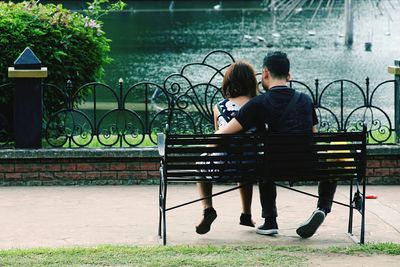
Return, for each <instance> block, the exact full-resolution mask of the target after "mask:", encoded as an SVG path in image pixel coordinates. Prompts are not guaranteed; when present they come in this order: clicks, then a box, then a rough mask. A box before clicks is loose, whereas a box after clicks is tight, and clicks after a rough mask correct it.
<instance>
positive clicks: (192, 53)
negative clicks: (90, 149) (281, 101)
mask: <svg viewBox="0 0 400 267" xmlns="http://www.w3.org/2000/svg"><path fill="white" fill-rule="evenodd" d="M184 2H186V4H187V5H188V6H190V3H188V2H195V1H184ZM196 2H198V1H196ZM205 2H207V1H205ZM208 2H212V1H208ZM215 2H216V1H214V3H215ZM237 2H242V1H237ZM249 2H253V3H254V2H257V1H249ZM336 2H338V1H336ZM368 2H369V1H357V9H356V13H355V24H354V28H355V30H354V34H355V36H354V44H353V47H352V48H348V47H345V46H344V45H343V43H344V40H343V32H344V19H343V9H342V7H343V3H336V4H335V8H333V9H330V11H329V13H328V10H321V11H320V12H318V14H315V9H303V10H301V12H300V11H299V12H297V14H295V15H292V16H290V18H285V19H284V20H282V19H280V18H279V14H281V13H278V15H277V16H278V17H275V16H274V15H273V13H271V12H270V11H266V10H263V9H260V8H259V9H258V10H253V9H250V8H249V9H238V10H231V11H223V10H224V9H221V10H219V11H218V12H216V11H214V10H212V9H210V10H206V11H204V10H203V11H185V12H161V11H158V12H151V11H147V12H134V11H132V12H122V13H113V14H111V15H109V16H107V17H105V18H104V22H105V25H104V27H105V31H106V32H107V35H108V37H109V38H111V39H112V40H113V42H112V44H111V49H112V51H111V53H112V57H113V58H114V59H115V61H114V63H113V64H112V65H110V66H108V67H107V68H106V73H107V75H106V78H105V81H106V83H108V84H111V85H112V84H116V83H117V81H118V78H120V77H122V78H124V80H125V81H126V82H127V83H128V84H134V83H136V82H139V81H143V80H148V81H154V82H156V83H160V82H162V81H163V79H165V77H167V75H168V74H170V73H173V72H177V71H179V69H180V68H181V67H182V66H183V65H184V64H186V63H190V62H196V61H199V60H201V59H202V58H203V57H204V55H206V54H207V53H208V52H210V51H212V50H214V49H223V50H226V51H228V52H230V53H231V54H232V55H233V56H234V57H235V58H236V59H245V60H247V61H249V62H250V63H252V64H254V65H255V66H256V67H258V69H259V67H260V65H261V61H262V57H263V56H264V54H265V53H266V52H267V51H268V50H271V49H280V50H284V51H286V52H287V53H288V55H289V57H290V58H291V61H292V75H293V77H294V78H295V79H296V80H301V81H304V82H306V83H308V84H310V83H313V80H314V79H316V78H318V79H320V81H321V82H326V83H328V82H330V81H333V80H335V79H341V78H346V79H351V80H354V81H356V82H363V81H364V80H365V78H366V77H367V76H368V77H370V78H371V83H375V84H377V83H379V82H381V81H383V80H387V79H391V78H392V77H391V76H390V75H389V74H387V72H386V68H387V66H388V65H392V64H393V60H395V59H396V58H397V59H398V58H399V52H398V49H397V47H396V43H397V42H399V41H400V38H399V36H400V34H399V33H400V27H391V29H388V20H389V18H388V17H387V16H386V15H380V14H379V12H380V11H379V10H378V9H373V7H372V6H371V5H370V4H369V3H368ZM179 3H180V4H181V2H179ZM217 3H218V2H217ZM161 4H162V3H161ZM161 4H160V5H161ZM168 4H169V2H168ZM164 5H165V2H164ZM176 5H177V4H176V3H175V6H176ZM210 7H212V5H210ZM165 8H168V6H166V7H165ZM311 19H312V23H311ZM392 19H393V22H391V23H390V24H392V25H399V21H400V20H399V18H392ZM389 31H390V35H389V34H387V33H388V32H389ZM260 40H262V41H260ZM365 42H371V43H372V46H371V51H365V49H364V45H365ZM198 75H201V73H198Z"/></svg>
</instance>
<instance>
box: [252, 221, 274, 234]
mask: <svg viewBox="0 0 400 267" xmlns="http://www.w3.org/2000/svg"><path fill="white" fill-rule="evenodd" d="M256 233H257V234H260V235H276V234H278V224H277V223H276V220H265V223H264V224H263V225H261V226H260V227H258V228H257V230H256Z"/></svg>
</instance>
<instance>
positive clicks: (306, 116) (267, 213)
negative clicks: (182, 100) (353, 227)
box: [216, 51, 336, 238]
mask: <svg viewBox="0 0 400 267" xmlns="http://www.w3.org/2000/svg"><path fill="white" fill-rule="evenodd" d="M289 70H290V62H289V59H288V58H287V55H286V54H285V53H283V52H279V51H277V52H270V53H268V54H267V56H266V57H265V58H264V61H263V71H262V85H263V87H264V89H265V90H266V93H265V94H262V95H259V96H256V97H254V98H253V99H251V100H250V101H249V102H248V103H247V104H246V105H244V106H243V107H242V108H241V109H240V111H239V112H238V113H237V115H236V117H235V118H234V119H232V120H231V121H230V122H229V123H228V124H227V125H226V126H225V127H223V128H221V129H220V130H218V131H217V132H216V133H217V134H229V133H237V132H241V131H246V130H248V129H250V128H253V127H256V128H257V131H259V132H263V131H264V132H265V131H266V126H267V127H268V130H269V131H272V132H276V133H311V132H316V131H317V128H316V125H317V124H318V119H317V116H316V113H315V110H314V105H313V102H312V100H311V98H310V97H309V96H308V95H306V94H303V93H300V94H296V98H297V99H296V101H295V102H294V101H292V102H293V103H292V104H290V106H291V107H290V108H289V110H287V111H285V109H286V108H287V107H288V105H289V103H290V102H291V100H292V97H294V95H295V90H293V89H291V88H289V87H287V85H286V84H287V82H288V81H289V80H290V72H289ZM283 114H285V115H284V116H282V115H283ZM259 190H260V201H261V206H262V217H263V218H265V222H264V224H263V225H262V226H260V227H258V228H257V233H258V234H262V235H274V234H278V224H277V222H276V217H277V216H278V213H277V209H276V185H275V184H274V182H273V181H263V182H260V184H259ZM335 191H336V182H334V181H332V182H329V181H328V182H321V183H320V184H319V186H318V194H319V200H318V205H317V210H315V211H314V212H313V214H312V215H311V217H310V218H309V219H308V220H307V221H306V222H304V223H303V224H301V225H300V227H299V228H298V229H297V230H296V232H297V234H298V235H299V236H301V237H302V238H308V237H311V236H312V235H313V234H314V233H315V232H316V231H317V229H318V227H319V226H320V225H321V224H322V222H323V221H324V219H325V216H326V215H327V214H328V213H329V212H330V211H331V206H332V200H333V196H334V194H335Z"/></svg>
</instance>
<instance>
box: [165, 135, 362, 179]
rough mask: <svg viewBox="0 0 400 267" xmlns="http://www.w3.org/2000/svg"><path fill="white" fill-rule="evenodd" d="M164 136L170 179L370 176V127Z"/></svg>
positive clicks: (166, 171)
mask: <svg viewBox="0 0 400 267" xmlns="http://www.w3.org/2000/svg"><path fill="white" fill-rule="evenodd" d="M165 138H166V139H165V150H164V153H165V156H164V159H163V168H164V171H165V176H166V177H167V179H168V180H169V181H193V180H218V181H227V180H229V181H244V180H248V179H254V180H260V179H273V180H275V181H301V180H325V179H337V180H349V179H353V178H357V179H359V180H361V179H362V178H364V177H365V167H366V130H365V129H364V131H362V132H350V133H316V134H312V135H299V134H290V135H284V134H266V135H259V134H237V135H166V137H165Z"/></svg>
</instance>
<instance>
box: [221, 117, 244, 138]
mask: <svg viewBox="0 0 400 267" xmlns="http://www.w3.org/2000/svg"><path fill="white" fill-rule="evenodd" d="M241 130H243V127H242V125H241V124H240V123H239V122H238V121H237V120H236V119H235V118H233V119H232V120H231V121H230V122H229V123H228V124H227V125H225V126H224V127H221V128H219V130H218V131H216V132H215V133H216V134H234V133H238V132H240V131H241Z"/></svg>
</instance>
